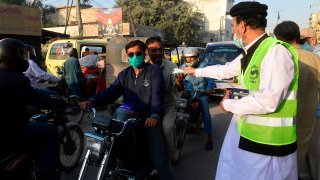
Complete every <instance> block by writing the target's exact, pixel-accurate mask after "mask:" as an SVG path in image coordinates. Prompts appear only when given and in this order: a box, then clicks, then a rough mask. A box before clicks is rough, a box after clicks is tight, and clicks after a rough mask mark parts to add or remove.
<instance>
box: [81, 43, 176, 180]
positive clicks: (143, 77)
mask: <svg viewBox="0 0 320 180" xmlns="http://www.w3.org/2000/svg"><path fill="white" fill-rule="evenodd" d="M125 51H126V54H127V56H128V59H129V63H130V66H129V67H127V68H125V69H124V70H123V71H121V72H120V73H119V75H118V77H117V79H116V80H115V81H114V82H113V83H112V84H110V86H109V88H107V89H105V90H104V91H102V92H101V93H99V94H97V95H95V96H93V97H92V98H89V101H86V102H82V103H81V107H82V108H84V109H86V108H87V107H90V106H91V105H106V104H111V103H113V102H114V101H116V100H117V99H118V98H119V97H120V96H122V97H123V101H122V103H123V104H125V105H127V106H130V107H132V108H133V109H134V112H136V113H138V115H139V117H140V118H141V119H142V120H144V121H145V123H144V128H143V130H144V133H145V137H146V139H147V144H148V152H149V153H148V154H147V155H149V156H150V158H151V160H152V163H153V166H154V167H155V168H156V170H157V171H158V174H159V176H160V179H162V180H171V179H173V176H172V173H171V170H170V168H169V165H168V163H167V159H166V156H165V147H164V137H163V131H162V125H161V116H162V112H163V94H164V87H163V84H164V77H163V73H162V71H161V69H160V67H159V66H158V65H153V64H149V63H145V61H144V59H145V51H146V46H145V44H144V43H143V42H142V41H140V40H134V41H131V42H129V43H128V44H127V45H126V47H125Z"/></svg>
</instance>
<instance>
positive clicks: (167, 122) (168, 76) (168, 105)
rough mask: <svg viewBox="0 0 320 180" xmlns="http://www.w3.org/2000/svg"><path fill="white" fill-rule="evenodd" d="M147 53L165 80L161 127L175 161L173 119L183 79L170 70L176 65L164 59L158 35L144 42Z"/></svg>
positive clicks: (170, 157)
mask: <svg viewBox="0 0 320 180" xmlns="http://www.w3.org/2000/svg"><path fill="white" fill-rule="evenodd" d="M145 45H146V47H147V51H146V52H147V55H148V56H149V57H150V63H151V64H157V65H159V66H160V68H161V70H162V72H163V75H164V81H165V95H164V100H163V107H164V111H163V112H164V113H163V118H162V127H163V131H164V135H165V139H166V143H167V151H168V155H169V159H172V162H173V163H175V157H174V153H175V147H174V121H175V118H176V111H175V99H176V97H178V90H177V89H179V90H180V89H181V88H183V81H182V79H181V80H178V79H177V78H176V76H175V75H174V74H172V73H171V72H172V71H173V70H174V68H178V66H177V65H176V64H175V63H173V62H171V61H168V60H164V52H163V43H162V41H161V38H160V37H158V36H154V37H150V38H148V39H147V40H146V43H145Z"/></svg>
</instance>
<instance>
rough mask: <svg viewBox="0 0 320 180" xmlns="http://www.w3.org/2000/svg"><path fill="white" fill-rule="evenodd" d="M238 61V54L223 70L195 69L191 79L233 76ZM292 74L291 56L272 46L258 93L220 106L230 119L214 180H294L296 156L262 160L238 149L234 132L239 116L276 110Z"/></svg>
mask: <svg viewBox="0 0 320 180" xmlns="http://www.w3.org/2000/svg"><path fill="white" fill-rule="evenodd" d="M257 40H258V39H257ZM254 42H255V41H254ZM254 42H252V43H251V44H249V45H248V46H246V47H245V49H248V48H249V47H250V46H251V45H252V44H254ZM241 58H242V54H241V55H240V56H238V57H237V58H236V59H235V60H233V61H232V62H230V63H227V64H226V65H224V66H222V65H217V66H208V67H206V68H202V69H196V72H195V75H196V76H199V77H211V78H216V79H226V78H231V77H234V76H237V75H239V70H240V66H241V62H240V59H241ZM293 74H294V64H293V60H292V59H291V54H290V53H289V51H288V50H287V49H286V48H285V47H284V46H282V45H275V46H274V47H272V48H271V49H270V50H269V52H268V53H267V54H266V56H265V57H264V59H263V61H262V64H261V70H260V88H259V92H257V93H254V94H252V95H249V96H247V97H243V98H242V99H240V100H233V99H228V100H225V101H224V102H223V106H224V108H225V109H226V110H227V111H229V112H232V113H233V114H234V115H233V117H232V120H231V122H230V125H229V128H228V131H227V134H226V136H225V139H224V142H223V145H222V149H221V153H220V157H219V162H218V167H217V173H216V179H217V180H284V179H286V180H296V179H298V173H297V159H296V152H295V153H292V154H289V155H287V156H266V155H261V154H257V153H252V152H249V151H245V150H242V149H239V148H238V144H239V139H240V136H239V133H238V130H237V126H238V120H239V117H240V115H245V114H266V113H271V112H273V111H274V110H276V108H277V107H278V105H279V104H280V103H281V101H282V100H283V99H284V98H285V95H286V93H287V91H288V88H289V85H290V83H291V81H292V80H293Z"/></svg>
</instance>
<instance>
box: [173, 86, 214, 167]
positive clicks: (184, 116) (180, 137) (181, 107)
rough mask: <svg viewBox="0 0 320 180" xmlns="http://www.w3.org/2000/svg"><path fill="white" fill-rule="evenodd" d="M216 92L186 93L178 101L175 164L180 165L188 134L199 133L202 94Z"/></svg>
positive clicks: (175, 127) (176, 106) (175, 130)
mask: <svg viewBox="0 0 320 180" xmlns="http://www.w3.org/2000/svg"><path fill="white" fill-rule="evenodd" d="M214 92H215V90H207V91H192V92H184V93H183V94H182V95H181V98H178V99H177V100H176V104H175V108H176V119H175V123H174V146H175V148H176V149H175V150H176V151H175V154H174V157H173V160H172V163H173V164H176V163H178V161H179V160H180V157H181V152H182V148H183V145H184V141H185V139H186V135H187V134H192V133H199V132H200V130H201V124H202V118H201V113H200V108H199V96H200V95H201V93H206V94H211V93H214Z"/></svg>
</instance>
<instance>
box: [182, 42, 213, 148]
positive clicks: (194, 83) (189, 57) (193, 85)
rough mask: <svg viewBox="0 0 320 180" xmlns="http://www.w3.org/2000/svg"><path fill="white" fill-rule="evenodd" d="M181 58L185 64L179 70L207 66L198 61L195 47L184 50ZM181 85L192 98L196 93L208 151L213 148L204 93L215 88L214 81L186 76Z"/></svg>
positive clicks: (198, 56) (206, 98)
mask: <svg viewBox="0 0 320 180" xmlns="http://www.w3.org/2000/svg"><path fill="white" fill-rule="evenodd" d="M183 57H184V58H185V59H186V62H185V63H184V64H182V65H181V66H180V68H181V69H183V68H185V67H193V68H203V67H205V66H207V62H206V61H203V60H202V59H200V52H199V50H198V49H197V48H196V47H187V48H185V49H184V51H183ZM183 84H184V91H185V92H186V93H187V94H188V95H191V96H193V94H194V93H197V95H198V97H199V102H198V103H199V108H200V112H201V118H202V122H203V124H204V132H205V133H206V134H207V141H206V145H205V149H206V150H208V151H210V150H212V148H213V141H212V122H211V114H210V111H209V103H208V101H209V99H208V95H207V93H206V91H207V90H212V89H213V88H215V87H216V85H215V83H214V80H213V79H212V78H205V77H194V76H190V75H186V76H185V78H184V80H183ZM197 91H198V92H197Z"/></svg>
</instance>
